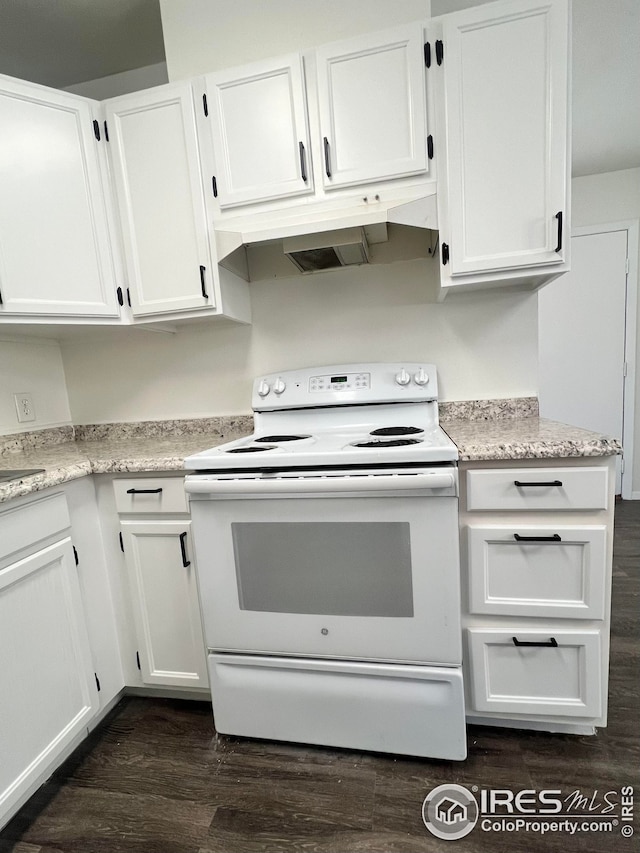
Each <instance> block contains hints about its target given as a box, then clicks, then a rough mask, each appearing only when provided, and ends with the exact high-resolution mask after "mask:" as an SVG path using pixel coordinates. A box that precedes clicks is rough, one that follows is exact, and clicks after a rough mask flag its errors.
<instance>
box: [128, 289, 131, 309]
mask: <svg viewBox="0 0 640 853" xmlns="http://www.w3.org/2000/svg"><path fill="white" fill-rule="evenodd" d="M127 305H128V306H129V308H131V293H129V288H127Z"/></svg>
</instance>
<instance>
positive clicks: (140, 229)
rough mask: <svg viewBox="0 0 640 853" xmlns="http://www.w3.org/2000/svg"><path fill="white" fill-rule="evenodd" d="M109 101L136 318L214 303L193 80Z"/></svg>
mask: <svg viewBox="0 0 640 853" xmlns="http://www.w3.org/2000/svg"><path fill="white" fill-rule="evenodd" d="M104 107H105V110H106V118H107V125H108V128H109V140H110V154H111V162H112V167H113V177H114V182H115V187H116V194H117V198H118V207H119V210H120V219H121V223H122V232H123V244H124V254H125V262H126V268H127V277H128V282H129V288H128V290H129V292H128V299H129V302H130V303H131V310H132V313H133V315H134V317H136V316H144V315H150V314H151V315H152V314H164V313H167V312H176V311H186V310H193V309H202V308H211V307H212V306H214V305H215V287H214V276H215V275H216V274H217V271H216V270H214V269H213V258H212V254H211V251H210V244H209V239H208V235H207V217H206V208H205V199H204V192H205V189H204V184H203V181H202V174H201V170H200V159H199V149H198V139H197V136H196V123H195V116H194V106H193V100H192V96H191V87H190V85H189V83H176V84H170V85H167V86H159V87H157V88H155V89H148V90H146V91H144V92H139V93H136V94H132V95H124V96H122V97H120V98H114V99H112V100H109V101H105V102H104Z"/></svg>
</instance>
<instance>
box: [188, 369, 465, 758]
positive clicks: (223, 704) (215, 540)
mask: <svg viewBox="0 0 640 853" xmlns="http://www.w3.org/2000/svg"><path fill="white" fill-rule="evenodd" d="M252 402H253V408H254V412H255V432H254V434H253V435H251V436H249V437H247V438H241V439H238V440H237V441H232V442H229V443H227V444H223V445H220V446H218V447H216V448H212V449H211V450H207V451H204V452H202V453H198V454H195V455H194V456H191V457H189V458H188V459H187V460H186V462H185V466H186V468H187V469H189V471H190V472H191V473H190V474H189V475H188V476H187V479H186V489H187V492H188V494H189V498H190V501H191V511H192V519H193V532H194V543H195V556H196V565H197V571H198V581H199V586H200V593H201V600H202V611H203V621H204V629H205V637H206V641H207V646H208V653H209V658H208V659H209V672H210V676H211V685H212V696H213V707H214V717H215V723H216V727H217V729H218V731H219V732H221V733H225V734H235V735H245V736H250V737H261V738H273V739H280V740H291V741H302V742H309V743H318V744H326V745H332V746H341V747H351V748H355V749H370V750H380V751H386V752H398V753H406V754H411V755H422V756H431V757H436V758H452V759H462V758H464V757H465V756H466V739H465V724H464V700H463V688H462V670H461V654H462V652H461V631H460V601H459V597H460V593H459V556H458V499H457V495H458V477H457V467H456V459H457V450H456V447H455V445H454V444H453V442H451V440H450V439H449V438H448V436H447V435H446V434H445V433H444V431H443V430H442V429H441V428H440V426H439V423H438V403H437V377H436V370H435V367H434V365H431V364H413V363H411V364H409V363H407V364H348V365H337V366H330V367H321V368H309V369H304V370H295V371H285V372H281V373H279V374H275V375H272V376H264V377H259V378H258V379H256V381H255V383H254V390H253V401H252Z"/></svg>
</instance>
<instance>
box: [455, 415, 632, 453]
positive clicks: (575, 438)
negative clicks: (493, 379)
mask: <svg viewBox="0 0 640 853" xmlns="http://www.w3.org/2000/svg"><path fill="white" fill-rule="evenodd" d="M441 426H442V428H443V429H444V430H445V432H446V433H447V435H448V436H449V438H450V439H451V440H452V441H453V442H454V444H455V445H456V446H457V448H458V451H459V453H460V461H461V462H465V461H476V462H477V461H481V460H492V459H495V460H498V459H507V460H508V459H558V458H568V457H576V456H591V457H593V456H615V455H616V454H618V453H620V452H621V450H622V448H621V446H620V443H619V442H618V441H617V439H615V438H608V437H607V436H605V435H601V434H600V433H597V432H590V431H589V430H586V429H580V428H579V427H574V426H568V425H567V424H561V423H558V422H557V421H548V420H545V419H544V418H538V417H526V418H511V419H509V418H504V419H496V420H486V421H477V420H452V421H443V422H442V423H441Z"/></svg>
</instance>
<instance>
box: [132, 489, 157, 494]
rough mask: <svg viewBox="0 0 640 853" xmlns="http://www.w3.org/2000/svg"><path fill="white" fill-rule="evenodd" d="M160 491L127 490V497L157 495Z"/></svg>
mask: <svg viewBox="0 0 640 853" xmlns="http://www.w3.org/2000/svg"><path fill="white" fill-rule="evenodd" d="M161 491H162V489H127V494H128V495H159V494H160V492H161Z"/></svg>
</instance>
